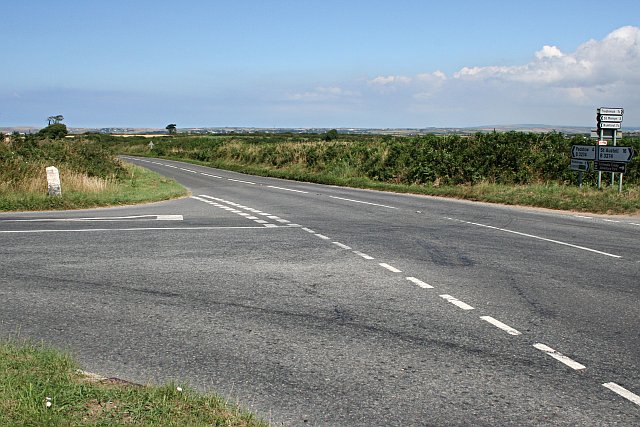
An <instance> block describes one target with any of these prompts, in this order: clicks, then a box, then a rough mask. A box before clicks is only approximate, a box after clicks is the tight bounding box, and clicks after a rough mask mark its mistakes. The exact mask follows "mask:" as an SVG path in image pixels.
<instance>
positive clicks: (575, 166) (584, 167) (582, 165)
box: [569, 159, 589, 172]
mask: <svg viewBox="0 0 640 427" xmlns="http://www.w3.org/2000/svg"><path fill="white" fill-rule="evenodd" d="M569 169H571V170H574V171H582V172H586V171H588V170H589V161H588V160H578V159H571V164H570V165H569Z"/></svg>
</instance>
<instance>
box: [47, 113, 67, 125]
mask: <svg viewBox="0 0 640 427" xmlns="http://www.w3.org/2000/svg"><path fill="white" fill-rule="evenodd" d="M63 120H64V116H63V115H62V114H58V115H57V116H49V117H47V121H48V122H49V123H48V124H49V125H57V124H59V123H60V122H61V121H63Z"/></svg>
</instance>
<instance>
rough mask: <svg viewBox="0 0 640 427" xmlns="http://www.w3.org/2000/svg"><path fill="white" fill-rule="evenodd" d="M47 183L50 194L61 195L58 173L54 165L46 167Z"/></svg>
mask: <svg viewBox="0 0 640 427" xmlns="http://www.w3.org/2000/svg"><path fill="white" fill-rule="evenodd" d="M47 184H48V186H49V195H50V196H62V187H61V185H60V173H59V172H58V168H56V167H55V166H49V167H48V168H47Z"/></svg>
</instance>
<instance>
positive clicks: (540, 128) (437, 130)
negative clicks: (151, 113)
mask: <svg viewBox="0 0 640 427" xmlns="http://www.w3.org/2000/svg"><path fill="white" fill-rule="evenodd" d="M43 127H44V126H43ZM594 127H595V126H594ZM592 128H593V127H586V126H551V125H544V124H514V125H485V126H474V127H463V128H457V127H426V128H379V129H374V128H337V130H338V132H340V133H351V134H382V135H424V134H439V135H456V134H462V135H468V134H473V133H476V132H493V131H496V132H510V131H516V132H533V133H547V132H554V131H555V132H561V133H564V134H568V135H575V134H589V133H590V131H591V129H592ZM40 129H41V128H39V127H35V126H13V127H12V126H8V127H0V132H2V133H5V134H8V133H13V132H19V133H22V134H29V133H36V132H38V131H39V130H40ZM328 130H330V128H252V127H198V128H178V132H179V133H191V134H208V133H213V134H229V133H324V132H327V131H328ZM622 131H623V132H624V133H626V134H628V133H634V134H635V133H640V128H638V127H624V128H623V129H622ZM86 132H95V133H104V134H114V135H166V134H167V131H166V130H165V129H164V128H134V127H107V128H72V127H70V128H69V133H70V134H83V133H86Z"/></svg>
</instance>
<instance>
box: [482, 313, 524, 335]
mask: <svg viewBox="0 0 640 427" xmlns="http://www.w3.org/2000/svg"><path fill="white" fill-rule="evenodd" d="M480 318H481V319H482V320H484V321H487V322H489V323H491V324H492V325H493V326H495V327H497V328H500V329H502V330H503V331H505V332H506V333H508V334H509V335H522V333H521V332H520V331H518V330H516V329H513V328H512V327H511V326H509V325H507V324H505V323H502V322H501V321H499V320H496V319H494V318H493V317H491V316H480Z"/></svg>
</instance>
